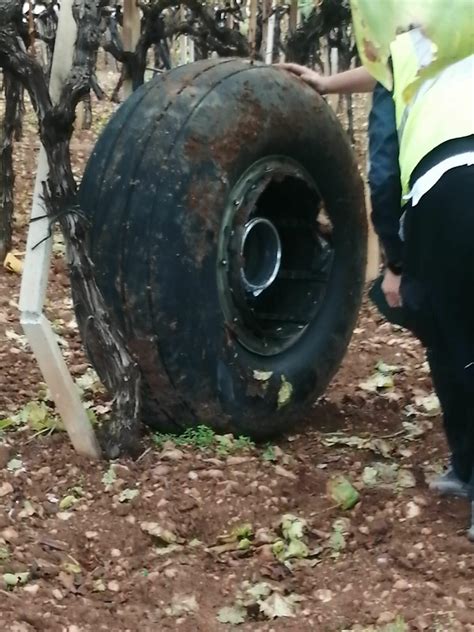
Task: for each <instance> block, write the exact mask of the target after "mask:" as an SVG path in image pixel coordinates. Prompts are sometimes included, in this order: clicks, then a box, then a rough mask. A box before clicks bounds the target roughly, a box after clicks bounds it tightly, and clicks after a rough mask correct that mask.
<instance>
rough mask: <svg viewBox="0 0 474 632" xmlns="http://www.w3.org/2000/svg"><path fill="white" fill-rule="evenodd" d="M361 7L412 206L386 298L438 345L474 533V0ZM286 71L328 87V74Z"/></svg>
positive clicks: (441, 387) (434, 363)
mask: <svg viewBox="0 0 474 632" xmlns="http://www.w3.org/2000/svg"><path fill="white" fill-rule="evenodd" d="M352 9H353V18H354V26H355V32H356V38H357V42H358V49H359V53H360V54H361V57H362V60H363V62H364V64H365V66H366V68H367V69H368V70H369V71H370V72H371V73H372V75H373V77H374V78H375V79H377V80H378V81H379V82H381V83H383V84H384V85H385V87H387V88H389V89H391V90H392V96H393V99H394V103H395V110H396V123H397V128H398V135H399V145H400V149H399V163H400V171H401V186H402V191H403V196H404V197H403V202H406V203H407V207H406V208H407V210H406V212H405V215H404V217H403V218H402V220H403V221H402V230H401V234H402V237H403V239H404V243H403V257H402V261H401V262H400V263H401V266H400V272H401V275H395V274H392V275H390V278H389V284H388V285H387V284H386V285H385V288H384V289H385V295H386V297H387V301H388V302H389V303H390V305H391V306H392V307H396V306H398V305H400V304H403V309H404V311H405V312H406V313H407V314H408V317H409V320H410V323H411V328H412V329H413V330H414V332H415V334H416V335H417V336H418V337H419V338H420V340H421V341H422V343H423V344H424V345H425V347H426V348H427V356H428V360H429V364H430V368H431V372H432V377H433V382H434V386H435V389H436V391H437V394H438V397H439V399H440V402H441V405H442V408H443V414H444V427H445V431H446V435H447V439H448V444H449V446H450V449H451V453H452V456H451V465H450V467H449V469H448V471H447V472H446V473H445V474H444V475H442V476H440V477H438V478H437V479H435V480H434V481H433V482H432V488H433V489H435V490H437V491H439V492H440V493H443V494H451V495H458V496H470V498H471V502H472V503H473V504H472V508H473V512H472V513H473V517H472V521H473V524H472V525H471V529H470V532H469V535H470V537H471V538H474V2H473V1H472V0H454V1H453V2H451V3H450V5H449V9H448V11H446V4H445V2H444V0H429V2H427V1H426V0H423V1H418V0H409V1H408V0H384V2H383V3H382V2H373V0H352ZM287 69H288V70H290V71H292V72H295V74H299V75H300V76H301V77H302V79H303V80H305V81H306V82H307V83H308V84H309V85H312V86H313V87H316V89H317V87H318V82H319V81H320V77H319V78H318V75H317V73H312V72H311V71H308V70H306V71H305V72H303V71H302V70H301V67H300V68H297V67H293V68H291V67H287ZM359 72H360V73H361V74H360V75H359V77H358V82H359V84H361V85H364V83H365V82H366V80H367V81H368V78H369V75H368V74H367V75H366V77H365V79H364V76H363V70H361V71H359ZM337 81H340V79H339V80H337ZM367 85H370V82H369V83H368V84H367Z"/></svg>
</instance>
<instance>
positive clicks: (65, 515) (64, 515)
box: [57, 511, 74, 522]
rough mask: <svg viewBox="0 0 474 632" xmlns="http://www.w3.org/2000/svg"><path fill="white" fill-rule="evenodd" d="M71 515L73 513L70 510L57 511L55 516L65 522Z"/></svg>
mask: <svg viewBox="0 0 474 632" xmlns="http://www.w3.org/2000/svg"><path fill="white" fill-rule="evenodd" d="M73 515H74V514H73V513H72V511H58V514H57V517H58V518H59V520H62V521H63V522H67V521H68V520H71V518H72V517H73Z"/></svg>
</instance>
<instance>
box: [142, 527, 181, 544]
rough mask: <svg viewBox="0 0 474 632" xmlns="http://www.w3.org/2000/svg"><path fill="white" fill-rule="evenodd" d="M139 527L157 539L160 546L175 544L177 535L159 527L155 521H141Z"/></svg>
mask: <svg viewBox="0 0 474 632" xmlns="http://www.w3.org/2000/svg"><path fill="white" fill-rule="evenodd" d="M140 529H141V530H142V531H144V532H145V533H148V535H151V536H152V537H153V538H155V539H156V540H158V542H159V543H160V544H161V545H162V546H163V545H165V546H166V545H167V544H175V543H176V542H177V541H178V538H177V536H176V535H175V534H174V533H173V532H172V531H170V530H169V529H164V528H163V527H160V525H159V524H158V523H157V522H142V523H141V524H140Z"/></svg>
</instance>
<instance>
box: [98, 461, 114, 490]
mask: <svg viewBox="0 0 474 632" xmlns="http://www.w3.org/2000/svg"><path fill="white" fill-rule="evenodd" d="M116 480H117V474H116V472H115V469H114V466H113V465H111V466H110V467H109V469H108V470H107V472H104V475H103V476H102V483H103V484H104V485H105V491H109V489H110V488H111V487H112V485H113V484H114V483H115V481H116Z"/></svg>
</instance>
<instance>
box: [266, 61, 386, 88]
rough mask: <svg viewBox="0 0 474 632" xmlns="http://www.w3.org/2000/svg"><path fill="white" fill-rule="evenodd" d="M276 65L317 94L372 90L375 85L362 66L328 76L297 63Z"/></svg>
mask: <svg viewBox="0 0 474 632" xmlns="http://www.w3.org/2000/svg"><path fill="white" fill-rule="evenodd" d="M276 66H277V68H281V69H282V70H287V71H288V72H291V73H292V74H293V75H296V76H297V77H300V79H302V80H303V81H304V82H305V83H307V84H308V85H309V86H310V87H311V88H313V89H314V90H316V92H319V94H352V93H355V92H372V90H373V89H374V87H375V79H374V78H373V77H372V75H370V74H369V72H368V71H367V70H366V69H365V68H364V67H363V66H360V67H359V68H353V69H351V70H346V71H345V72H339V73H337V74H335V75H330V76H325V75H321V74H320V73H318V72H316V71H315V70H311V69H310V68H307V67H306V66H300V65H299V64H276Z"/></svg>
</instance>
